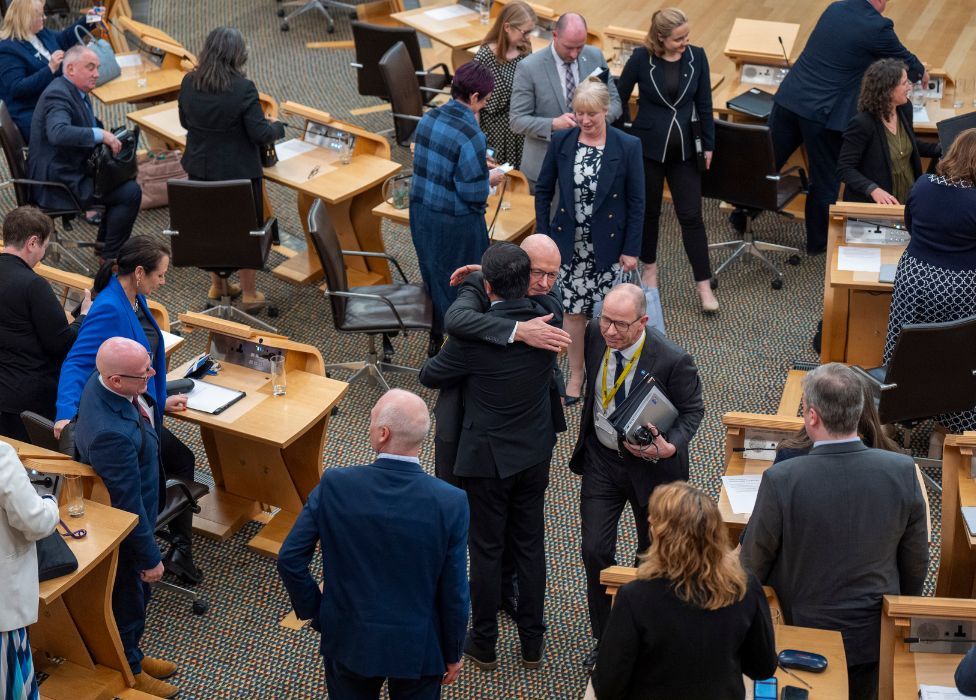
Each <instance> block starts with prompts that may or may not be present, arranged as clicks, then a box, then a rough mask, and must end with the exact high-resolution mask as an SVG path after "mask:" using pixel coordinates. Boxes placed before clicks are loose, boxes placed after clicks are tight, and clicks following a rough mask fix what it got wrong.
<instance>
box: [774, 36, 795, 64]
mask: <svg viewBox="0 0 976 700" xmlns="http://www.w3.org/2000/svg"><path fill="white" fill-rule="evenodd" d="M776 38H777V39H779V47H780V48H781V49H783V58H785V59H786V70H790V69H791V68H793V66H791V65H790V55H789V54H788V53H787V52H786V44H784V43H783V37H781V36H778V37H776Z"/></svg>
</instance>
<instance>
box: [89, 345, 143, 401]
mask: <svg viewBox="0 0 976 700" xmlns="http://www.w3.org/2000/svg"><path fill="white" fill-rule="evenodd" d="M95 367H97V368H98V374H99V375H100V376H101V377H102V381H103V382H105V384H106V385H107V386H108V387H109V388H110V389H112V390H113V391H115V392H116V393H119V394H124V395H125V396H138V395H139V394H142V393H144V392H145V391H146V382H147V381H148V379H149V378H150V377H152V376H153V375H154V374H156V372H155V371H154V370H153V368H152V359H151V358H150V357H149V353H148V352H147V351H146V348H144V347H143V346H142V345H141V344H139V343H137V342H136V341H134V340H132V339H131V338H119V337H115V338H109V339H108V340H106V341H105V342H104V343H102V344H101V346H100V347H99V348H98V354H97V355H95ZM143 377H145V379H143Z"/></svg>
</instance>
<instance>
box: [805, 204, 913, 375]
mask: <svg viewBox="0 0 976 700" xmlns="http://www.w3.org/2000/svg"><path fill="white" fill-rule="evenodd" d="M850 218H859V219H867V220H871V221H894V222H898V223H902V222H903V221H904V207H903V206H901V205H881V204H860V203H855V202H845V203H840V204H834V205H831V207H830V223H829V225H828V228H827V266H826V269H825V272H824V306H823V332H822V340H821V350H820V361H821V362H822V363H827V362H844V363H847V364H858V365H862V366H864V367H876V366H878V365H880V364H881V359H882V355H883V354H884V342H885V337H886V335H887V332H888V311H889V309H890V308H891V292H892V287H893V286H892V285H891V284H889V283H882V282H879V281H878V274H877V273H873V272H850V271H844V270H838V269H837V261H838V255H839V254H838V251H837V248H838V247H839V246H843V245H852V246H854V247H867V248H879V249H880V250H881V262H882V264H885V263H897V262H898V260H899V258H901V255H902V253H903V252H904V251H905V246H904V245H870V244H866V245H860V244H848V243H845V240H846V237H845V232H846V226H847V221H848V219H850Z"/></svg>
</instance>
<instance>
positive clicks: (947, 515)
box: [935, 433, 976, 598]
mask: <svg viewBox="0 0 976 700" xmlns="http://www.w3.org/2000/svg"><path fill="white" fill-rule="evenodd" d="M974 451H976V433H966V434H964V435H947V436H946V440H945V444H944V445H943V447H942V548H941V550H940V560H939V574H938V577H937V579H936V583H935V595H937V596H940V597H946V598H972V597H974V596H976V538H974V537H973V536H972V535H970V534H969V529H968V528H967V527H966V523H965V522H964V520H963V517H962V511H961V510H960V509H961V508H962V507H963V506H976V481H974V480H973V478H972V477H971V476H970V473H971V471H970V470H971V469H972V459H973V454H974Z"/></svg>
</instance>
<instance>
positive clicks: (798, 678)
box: [779, 664, 813, 690]
mask: <svg viewBox="0 0 976 700" xmlns="http://www.w3.org/2000/svg"><path fill="white" fill-rule="evenodd" d="M779 667H780V668H781V669H782V670H783V673H787V674H789V675H791V676H793V677H794V678H795V679H797V680H798V681H800V682H801V683H802V684H803V685H805V686H806V687H807V688H809V689H810V690H813V686H812V685H810V684H809V683H807V682H806V681H805V680H803V679H802V678H800V677H799V676H798V675H796V674H795V673H793V671H791V670H790V669H788V668H786V666H783V665H782V664H780V666H779Z"/></svg>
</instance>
